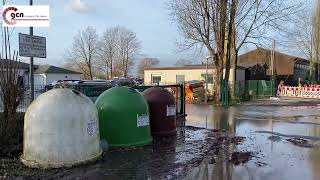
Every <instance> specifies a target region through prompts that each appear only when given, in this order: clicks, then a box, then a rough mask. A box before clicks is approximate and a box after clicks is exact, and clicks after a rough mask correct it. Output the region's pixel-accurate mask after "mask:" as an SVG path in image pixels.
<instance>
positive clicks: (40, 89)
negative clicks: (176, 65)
mask: <svg viewBox="0 0 320 180" xmlns="http://www.w3.org/2000/svg"><path fill="white" fill-rule="evenodd" d="M67 87H68V88H70V89H75V90H77V91H79V92H81V93H83V94H85V95H86V96H88V97H89V98H90V99H91V100H92V101H93V102H95V101H96V99H97V98H98V97H99V95H100V94H102V93H103V92H104V91H105V90H107V89H109V88H112V86H106V85H92V84H90V85H85V84H81V85H77V84H76V85H67ZM131 87H132V88H134V89H137V90H138V91H139V92H142V91H144V90H145V89H148V88H150V87H154V86H131ZM158 87H161V88H165V89H167V90H169V92H171V93H172V94H173V95H174V97H175V99H176V108H177V109H176V110H177V111H176V112H177V116H178V117H185V116H186V110H185V85H184V84H175V85H160V86H158ZM52 88H53V86H35V98H37V97H38V96H39V95H41V94H42V93H44V92H46V91H48V90H50V89H52ZM30 103H31V94H30V88H29V86H26V87H25V93H24V96H23V98H22V100H21V101H20V105H19V107H18V109H17V111H18V112H25V111H26V110H27V108H28V106H29V105H30ZM2 111H3V103H2V101H0V112H2Z"/></svg>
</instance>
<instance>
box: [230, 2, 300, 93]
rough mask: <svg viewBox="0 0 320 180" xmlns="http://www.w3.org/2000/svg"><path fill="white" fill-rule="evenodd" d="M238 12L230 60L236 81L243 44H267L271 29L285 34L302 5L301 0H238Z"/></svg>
mask: <svg viewBox="0 0 320 180" xmlns="http://www.w3.org/2000/svg"><path fill="white" fill-rule="evenodd" d="M235 1H236V3H235V4H236V11H235V21H234V24H233V25H232V26H234V28H233V31H231V33H230V32H229V33H230V34H231V36H232V38H231V39H230V40H231V42H232V46H231V57H232V59H231V60H230V61H231V63H232V65H231V67H232V68H231V69H233V71H234V72H233V73H232V74H231V79H232V82H235V80H236V73H235V70H236V67H237V61H238V54H239V51H240V50H241V48H242V47H243V45H245V44H254V45H256V46H263V45H264V44H266V43H265V41H270V39H271V36H272V34H274V33H270V32H277V33H283V32H285V31H286V29H287V28H288V27H286V25H288V22H289V21H292V19H293V17H294V15H295V14H297V13H298V12H299V11H300V10H301V8H302V4H301V2H300V1H299V0H297V1H291V0H235ZM234 89H235V83H233V87H232V90H233V92H232V94H233V95H234Z"/></svg>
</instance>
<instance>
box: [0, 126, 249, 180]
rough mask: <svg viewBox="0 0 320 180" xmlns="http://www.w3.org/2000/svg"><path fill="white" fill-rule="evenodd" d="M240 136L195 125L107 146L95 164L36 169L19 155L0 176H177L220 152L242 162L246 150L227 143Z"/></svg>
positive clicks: (6, 161) (0, 166)
mask: <svg viewBox="0 0 320 180" xmlns="http://www.w3.org/2000/svg"><path fill="white" fill-rule="evenodd" d="M243 140H244V138H243V137H233V138H232V137H231V138H230V137H228V136H227V134H226V133H224V132H221V131H213V130H207V129H202V128H195V127H190V126H189V127H185V128H179V129H178V133H177V136H174V137H169V138H155V139H154V141H153V144H152V145H149V146H144V147H137V148H128V149H111V150H109V151H108V152H105V153H104V154H103V156H102V158H101V159H100V160H98V161H97V162H95V163H91V164H87V165H82V166H77V167H73V168H64V169H50V170H39V169H30V168H27V167H25V166H24V165H23V164H21V162H20V161H19V157H18V156H16V157H14V158H13V159H12V158H3V159H1V160H0V179H57V178H60V179H120V178H121V179H147V178H152V179H161V178H165V179H177V178H182V177H183V176H185V174H186V173H187V172H188V171H190V170H191V169H192V168H195V167H197V166H199V164H200V163H201V162H202V160H203V159H204V158H208V157H210V158H211V160H212V163H214V162H215V159H216V156H217V155H218V154H220V153H221V152H226V151H227V153H225V154H227V155H226V156H224V158H225V160H230V161H231V162H234V163H235V164H240V163H245V162H246V161H248V160H249V159H250V158H251V157H252V156H251V155H252V153H250V152H248V153H246V152H243V153H239V152H230V151H229V150H227V149H230V148H228V147H229V146H236V144H241V142H242V141H243Z"/></svg>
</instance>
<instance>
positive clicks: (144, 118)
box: [137, 114, 149, 127]
mask: <svg viewBox="0 0 320 180" xmlns="http://www.w3.org/2000/svg"><path fill="white" fill-rule="evenodd" d="M148 125H149V115H148V114H140V115H139V114H137V127H143V126H148Z"/></svg>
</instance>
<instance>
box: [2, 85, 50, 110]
mask: <svg viewBox="0 0 320 180" xmlns="http://www.w3.org/2000/svg"><path fill="white" fill-rule="evenodd" d="M23 89H24V93H23V96H22V99H21V100H20V104H19V106H18V108H17V112H26V110H27V108H28V106H29V105H30V103H31V91H30V87H29V86H24V87H23ZM34 89H35V90H34V94H35V98H37V97H38V96H40V94H42V93H44V92H45V91H46V87H45V86H35V88H34ZM0 94H1V92H0ZM3 110H4V106H3V102H2V100H1V99H0V112H3Z"/></svg>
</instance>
